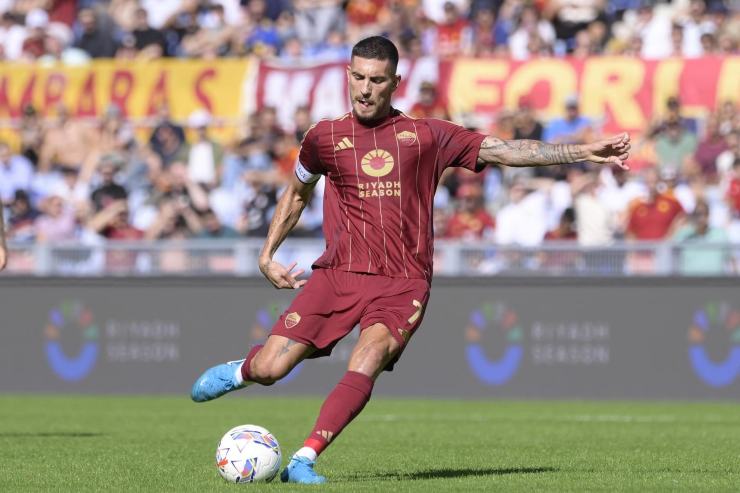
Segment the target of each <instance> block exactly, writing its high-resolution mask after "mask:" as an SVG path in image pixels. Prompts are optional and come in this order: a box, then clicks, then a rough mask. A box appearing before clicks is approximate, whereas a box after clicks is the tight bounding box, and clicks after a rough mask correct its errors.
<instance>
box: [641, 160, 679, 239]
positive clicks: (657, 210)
mask: <svg viewBox="0 0 740 493" xmlns="http://www.w3.org/2000/svg"><path fill="white" fill-rule="evenodd" d="M645 185H646V187H647V196H646V197H644V198H638V199H636V200H635V201H634V202H633V203H632V205H631V207H630V211H629V218H628V223H627V238H629V239H634V240H653V241H655V240H662V239H665V238H669V237H671V236H672V235H673V233H674V232H675V230H676V227H677V226H678V225H680V222H681V220H682V219H683V217H684V210H683V208H682V207H681V204H680V203H679V202H678V200H676V199H675V198H674V197H673V195H672V194H670V193H668V191H667V190H666V188H667V187H666V184H665V183H664V182H662V181H661V180H660V179H659V176H658V173H657V171H656V170H654V169H648V170H646V172H645Z"/></svg>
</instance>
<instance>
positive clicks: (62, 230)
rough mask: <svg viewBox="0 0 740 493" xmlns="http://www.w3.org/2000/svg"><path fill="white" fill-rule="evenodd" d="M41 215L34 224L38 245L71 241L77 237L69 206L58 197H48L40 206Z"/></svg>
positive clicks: (71, 210) (72, 212) (73, 214)
mask: <svg viewBox="0 0 740 493" xmlns="http://www.w3.org/2000/svg"><path fill="white" fill-rule="evenodd" d="M40 210H41V215H39V216H38V217H37V218H36V222H35V223H34V234H35V238H36V242H38V243H56V242H64V241H72V240H74V239H76V238H77V237H78V235H77V232H78V231H77V221H76V219H75V213H74V210H73V208H72V207H71V206H70V204H67V203H65V202H64V199H62V197H60V196H58V195H53V194H52V195H50V196H49V197H47V198H46V199H44V200H43V201H42V202H41V204H40Z"/></svg>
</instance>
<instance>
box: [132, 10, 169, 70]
mask: <svg viewBox="0 0 740 493" xmlns="http://www.w3.org/2000/svg"><path fill="white" fill-rule="evenodd" d="M131 34H132V36H133V38H134V47H135V48H136V50H138V51H139V52H144V53H142V56H143V57H144V58H158V57H161V56H164V55H166V54H167V42H166V40H165V37H164V33H163V32H162V31H160V30H158V29H154V28H153V27H151V26H150V25H149V14H148V13H147V11H146V9H144V8H142V7H139V8H137V9H136V11H135V12H134V21H133V29H132V30H131Z"/></svg>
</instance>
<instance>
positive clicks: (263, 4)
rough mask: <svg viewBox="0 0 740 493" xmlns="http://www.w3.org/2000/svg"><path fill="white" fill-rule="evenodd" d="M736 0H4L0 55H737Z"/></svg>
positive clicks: (72, 59) (80, 59)
mask: <svg viewBox="0 0 740 493" xmlns="http://www.w3.org/2000/svg"><path fill="white" fill-rule="evenodd" d="M733 1H734V0H675V1H673V2H658V1H655V0H269V1H268V0H0V15H1V17H0V60H1V59H7V60H28V61H34V60H39V61H56V60H63V61H65V62H67V63H84V61H86V60H89V59H90V58H100V57H107V58H112V57H115V58H122V59H134V58H138V59H154V58H158V57H198V58H209V57H224V56H241V55H248V54H250V55H254V56H259V57H262V58H278V59H281V60H284V61H298V60H312V61H331V60H344V59H346V58H347V57H348V54H349V51H350V49H351V46H352V45H353V44H354V43H355V42H356V41H357V40H359V39H361V38H362V37H365V36H367V35H369V34H384V35H386V36H388V37H389V38H391V39H392V40H393V41H394V42H396V44H397V45H398V46H399V47H400V49H401V55H402V56H404V57H409V58H417V57H421V56H425V55H434V56H438V57H443V58H444V57H456V56H507V57H512V58H514V59H518V60H523V59H528V58H530V57H537V56H564V55H571V56H575V57H584V56H589V55H594V54H615V55H617V54H619V55H639V56H642V57H643V58H648V59H656V58H665V57H671V56H682V57H687V58H691V57H698V56H702V55H712V54H737V53H738V47H739V46H740V14H739V13H738V9H737V7H736V5H737V4H736V3H735V8H734V9H733V7H732V3H733Z"/></svg>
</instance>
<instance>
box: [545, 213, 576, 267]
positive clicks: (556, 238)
mask: <svg viewBox="0 0 740 493" xmlns="http://www.w3.org/2000/svg"><path fill="white" fill-rule="evenodd" d="M577 240H578V232H577V230H576V213H575V210H574V209H573V208H572V207H568V208H567V209H565V210H564V211H563V213H562V214H561V216H560V221H559V222H558V225H557V227H556V228H554V229H551V230H550V231H548V232H547V233H545V238H544V243H547V242H559V243H562V242H573V243H575V242H576V241H577ZM580 258H581V255H580V254H579V253H578V252H577V251H576V248H575V246H574V248H573V249H572V250H550V251H546V252H544V253H543V254H542V255H540V259H539V262H540V264H539V268H540V269H542V270H544V271H546V272H549V273H552V274H557V273H562V272H567V271H572V270H574V269H576V268H577V267H578V264H579V262H580Z"/></svg>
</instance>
